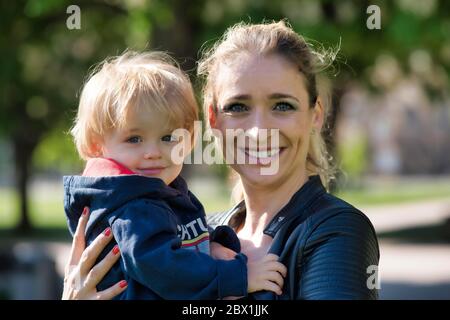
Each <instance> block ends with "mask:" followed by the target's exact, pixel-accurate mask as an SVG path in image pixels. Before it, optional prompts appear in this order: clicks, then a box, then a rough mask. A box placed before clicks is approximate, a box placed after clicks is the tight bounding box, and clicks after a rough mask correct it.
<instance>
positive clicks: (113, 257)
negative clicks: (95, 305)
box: [86, 245, 120, 287]
mask: <svg viewBox="0 0 450 320" xmlns="http://www.w3.org/2000/svg"><path fill="white" fill-rule="evenodd" d="M119 258H120V250H119V246H118V245H115V246H114V248H113V249H112V250H111V252H110V253H109V254H107V255H106V257H105V258H103V260H102V261H100V262H99V263H97V265H95V267H93V268H92V269H91V271H90V272H89V274H88V276H87V279H86V285H89V286H92V287H95V286H97V284H98V283H99V282H100V281H101V280H102V279H103V277H104V276H105V274H107V273H108V271H109V270H111V268H112V266H113V265H114V264H115V263H116V262H117V260H118V259H119Z"/></svg>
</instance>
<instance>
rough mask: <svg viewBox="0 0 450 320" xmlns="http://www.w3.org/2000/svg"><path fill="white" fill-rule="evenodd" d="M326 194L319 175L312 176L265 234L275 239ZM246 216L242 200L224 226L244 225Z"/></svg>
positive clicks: (223, 222)
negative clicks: (287, 225) (281, 229)
mask: <svg viewBox="0 0 450 320" xmlns="http://www.w3.org/2000/svg"><path fill="white" fill-rule="evenodd" d="M324 193H326V190H325V188H324V186H323V185H322V182H321V181H320V177H319V176H318V175H314V176H310V177H309V179H308V181H307V182H306V183H305V184H304V185H303V186H302V187H301V188H300V189H299V190H298V191H297V192H296V193H295V194H294V195H293V196H292V198H291V200H289V202H288V203H287V204H286V205H285V206H284V207H283V208H282V209H281V210H280V211H279V212H278V213H277V214H276V215H275V216H274V217H273V218H272V220H271V221H270V222H269V224H268V225H267V227H266V228H265V229H264V234H266V235H268V236H271V237H272V238H273V237H274V236H275V234H276V233H277V232H278V230H280V228H281V227H282V226H283V225H285V224H287V223H290V222H291V221H292V220H294V219H295V218H297V217H299V215H302V214H303V212H305V210H306V209H307V208H309V207H310V206H311V204H312V203H313V202H314V201H315V200H316V199H317V198H318V197H320V196H321V195H323V194H324ZM245 214H246V212H245V201H244V200H242V201H241V202H240V203H238V204H237V205H235V206H234V207H233V208H231V209H230V210H229V211H228V213H227V214H226V215H225V217H224V221H222V224H227V225H229V226H230V227H232V228H234V229H235V228H237V227H239V226H240V225H242V223H243V222H244V220H245Z"/></svg>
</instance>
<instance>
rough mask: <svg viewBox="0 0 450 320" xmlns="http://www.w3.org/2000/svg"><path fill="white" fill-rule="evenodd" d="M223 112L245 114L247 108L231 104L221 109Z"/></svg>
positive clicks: (239, 104)
mask: <svg viewBox="0 0 450 320" xmlns="http://www.w3.org/2000/svg"><path fill="white" fill-rule="evenodd" d="M222 110H223V112H229V113H232V112H245V111H248V107H247V106H246V105H244V104H242V103H232V104H229V105H226V106H225V107H223V109H222Z"/></svg>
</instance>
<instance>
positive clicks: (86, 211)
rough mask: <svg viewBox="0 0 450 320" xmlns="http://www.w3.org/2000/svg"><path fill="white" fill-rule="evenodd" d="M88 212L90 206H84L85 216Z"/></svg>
mask: <svg viewBox="0 0 450 320" xmlns="http://www.w3.org/2000/svg"><path fill="white" fill-rule="evenodd" d="M87 213H88V207H84V209H83V216H85V215H87Z"/></svg>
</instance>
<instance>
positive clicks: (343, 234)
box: [64, 22, 379, 299]
mask: <svg viewBox="0 0 450 320" xmlns="http://www.w3.org/2000/svg"><path fill="white" fill-rule="evenodd" d="M317 68H318V64H317V63H316V59H315V55H314V53H313V52H312V50H311V49H310V48H309V46H308V45H307V44H306V43H305V41H304V40H303V38H301V37H300V36H299V35H297V34H296V33H295V32H294V31H293V30H292V29H291V28H290V27H288V26H286V25H285V24H284V22H278V23H271V24H259V25H243V24H238V25H236V26H234V27H231V28H230V29H228V31H227V32H226V34H225V36H224V37H223V39H222V40H220V41H219V42H218V43H217V44H216V45H215V46H214V47H213V48H212V49H211V50H210V51H209V52H207V53H206V54H205V56H204V57H203V59H202V61H201V62H200V64H199V74H200V75H203V76H205V78H206V82H205V87H204V107H205V111H206V112H205V114H208V122H209V125H210V126H211V127H212V128H213V129H216V130H219V131H220V132H221V133H222V136H223V137H225V138H224V143H223V145H224V146H225V145H227V144H228V145H229V144H230V141H227V135H226V134H225V132H226V130H230V129H243V130H250V131H251V132H258V131H259V130H261V129H278V130H279V131H278V132H279V135H278V140H279V141H278V142H279V143H278V147H271V148H267V147H265V148H262V147H261V146H259V147H258V148H256V149H255V148H253V149H252V148H249V147H248V146H239V145H237V146H236V143H234V144H233V145H234V146H235V147H234V148H235V149H234V151H236V152H239V151H241V152H243V153H244V155H245V158H246V160H253V162H252V161H245V163H243V164H240V163H239V162H238V163H236V161H234V162H233V164H231V168H232V169H233V170H234V171H235V172H236V173H237V174H238V176H239V187H240V192H241V195H242V197H241V199H242V200H241V201H240V202H239V203H238V204H237V205H236V206H235V207H234V208H232V209H231V210H229V211H227V212H224V213H220V214H217V215H214V216H212V217H211V218H210V221H209V223H210V224H212V225H221V224H227V225H229V226H231V227H232V228H234V230H235V231H236V233H237V235H238V237H239V240H240V242H241V251H242V252H243V253H244V254H245V255H246V256H247V257H248V260H249V261H252V260H256V259H258V258H260V257H261V256H263V255H265V254H266V253H267V252H270V253H274V254H277V255H278V256H279V257H280V261H281V262H282V263H284V264H285V265H286V267H287V268H288V275H287V277H286V279H285V286H284V288H283V294H282V295H281V296H280V297H277V298H280V299H376V298H377V297H378V293H377V290H376V289H375V288H372V287H376V286H373V285H371V283H370V281H369V278H370V276H371V274H369V273H368V270H373V269H374V267H376V266H377V265H378V261H379V249H378V242H377V238H376V234H375V231H374V229H373V226H372V224H371V223H370V221H369V220H368V219H367V217H366V216H365V215H364V214H363V213H361V212H360V211H359V210H357V209H356V208H354V207H353V206H351V205H350V204H348V203H346V202H344V201H342V200H340V199H338V198H336V197H334V196H333V195H331V194H329V193H327V191H326V188H325V187H324V186H327V185H328V182H329V180H330V178H331V176H332V173H331V169H330V166H329V163H328V158H329V157H328V156H327V152H326V148H325V144H324V141H323V138H322V135H321V129H322V127H323V123H324V119H325V110H324V107H323V103H322V100H321V98H320V97H319V95H318V91H317V88H316V70H317ZM256 137H257V139H258V137H259V136H258V135H256ZM271 138H272V137H269V140H270V139H271ZM233 142H236V141H233ZM258 142H260V141H258ZM223 151H224V153H225V154H227V152H230V150H227V149H226V148H225V147H224V150H223ZM272 161H276V162H277V164H278V170H277V171H276V172H275V173H274V174H271V175H263V174H261V169H262V168H264V167H266V166H267V163H269V162H272ZM249 163H252V164H249ZM83 219H84V218H82V219H81V220H80V221H81V222H80V224H79V225H80V227H79V229H80V230H79V231H78V233H77V237H75V239H74V245H73V246H72V250H73V252H72V255H71V261H70V263H69V266H72V270H71V271H68V272H67V273H66V274H67V276H66V281H65V288H64V298H74V299H75V298H81V299H90V298H105V299H109V298H111V297H113V296H115V295H116V294H118V293H120V292H121V290H124V289H125V288H120V284H117V285H116V286H114V287H112V288H110V289H108V290H107V291H106V292H101V293H98V292H96V290H95V285H96V283H97V282H98V280H99V279H101V277H102V276H103V275H104V274H105V273H106V272H107V271H108V269H109V268H110V266H111V265H112V264H113V263H114V262H115V259H117V257H114V255H113V254H110V255H108V256H107V257H106V258H105V259H104V260H103V261H102V262H100V263H99V264H98V265H96V266H95V267H94V268H92V266H93V264H94V261H95V259H96V258H97V256H98V253H99V252H101V250H102V249H103V247H104V245H105V242H108V241H109V240H110V236H109V237H106V236H103V237H102V236H100V237H99V239H98V240H97V242H96V243H93V244H91V245H90V246H89V247H88V248H87V249H86V250H85V251H84V253H82V252H83V249H84V243H83V241H84V223H85V221H84V220H83ZM223 254H224V255H227V254H229V255H231V254H232V252H224V253H223ZM80 257H81V258H80ZM91 268H92V270H91ZM68 270H70V268H68ZM90 270H91V271H90ZM75 279H80V280H81V282H79V283H78V286H77V285H76V281H75ZM250 298H255V299H274V298H275V296H274V295H272V294H270V293H268V292H260V293H257V294H253V295H252V296H251V297H250Z"/></svg>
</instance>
